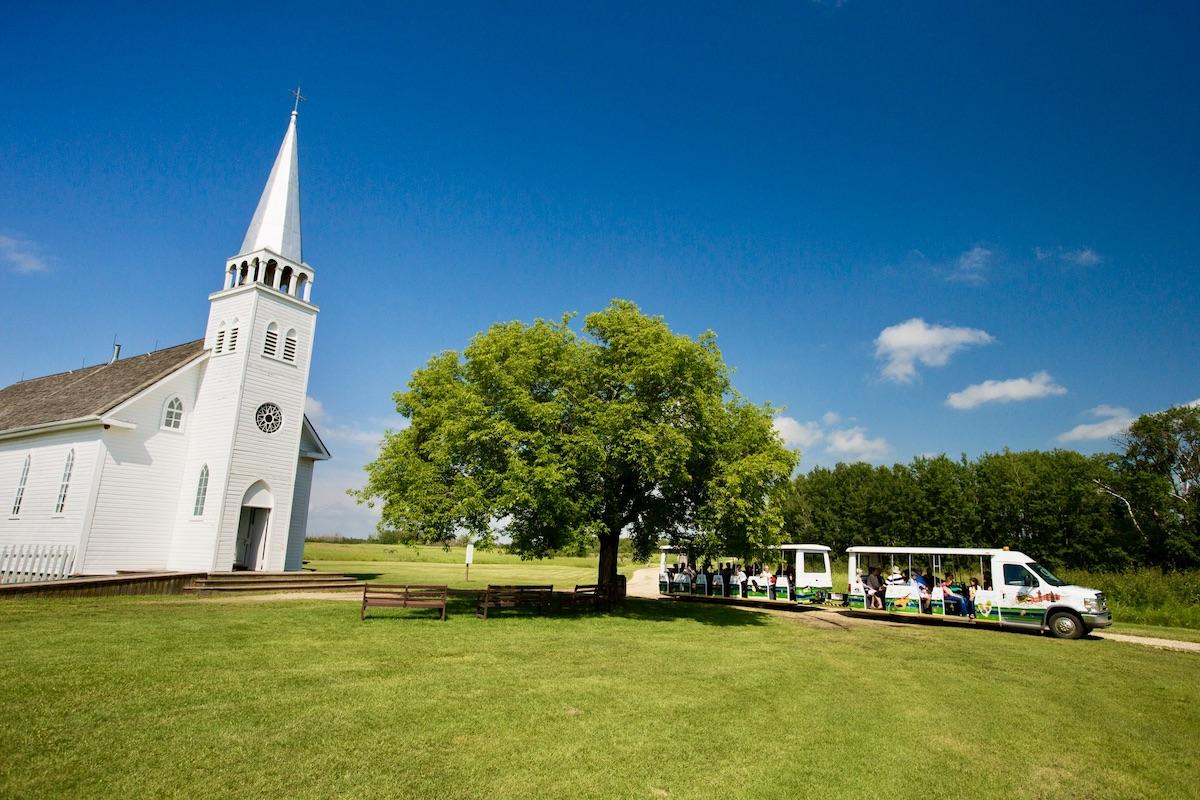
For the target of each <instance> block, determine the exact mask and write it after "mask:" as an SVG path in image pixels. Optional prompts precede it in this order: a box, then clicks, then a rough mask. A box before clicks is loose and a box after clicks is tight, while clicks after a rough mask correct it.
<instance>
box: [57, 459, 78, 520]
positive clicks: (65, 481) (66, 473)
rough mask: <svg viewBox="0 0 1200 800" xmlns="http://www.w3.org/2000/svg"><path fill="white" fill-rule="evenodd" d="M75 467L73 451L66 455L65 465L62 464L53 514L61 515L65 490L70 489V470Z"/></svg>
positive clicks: (65, 497)
mask: <svg viewBox="0 0 1200 800" xmlns="http://www.w3.org/2000/svg"><path fill="white" fill-rule="evenodd" d="M74 466H75V451H74V450H72V451H71V452H69V453H67V463H65V464H63V477H62V484H61V485H60V486H59V487H58V502H57V503H55V504H54V513H55V514H61V513H63V508H65V507H66V505H67V489H69V488H71V469H72V468H73V467H74Z"/></svg>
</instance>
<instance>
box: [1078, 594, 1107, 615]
mask: <svg viewBox="0 0 1200 800" xmlns="http://www.w3.org/2000/svg"><path fill="white" fill-rule="evenodd" d="M1102 608H1103V602H1102V601H1101V600H1100V596H1099V595H1097V596H1095V597H1086V598H1084V600H1083V610H1084V611H1091V612H1093V613H1095V612H1098V611H1100V610H1102Z"/></svg>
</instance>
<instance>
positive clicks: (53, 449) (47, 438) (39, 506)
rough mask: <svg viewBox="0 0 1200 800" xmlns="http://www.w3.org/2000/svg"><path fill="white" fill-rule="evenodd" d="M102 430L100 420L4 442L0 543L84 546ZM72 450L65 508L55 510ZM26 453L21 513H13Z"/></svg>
mask: <svg viewBox="0 0 1200 800" xmlns="http://www.w3.org/2000/svg"><path fill="white" fill-rule="evenodd" d="M100 430H101V428H100V426H99V425H96V426H95V427H92V428H79V429H75V430H71V431H63V432H58V433H45V434H41V435H34V436H29V437H25V438H21V439H10V440H8V441H5V442H0V545H3V544H29V545H34V544H38V545H51V544H53V545H72V546H78V545H79V542H80V535H81V532H82V531H83V526H84V522H85V520H86V517H87V508H88V500H89V498H90V496H91V492H92V481H93V480H95V463H96V451H97V448H98V447H99V444H98V441H99V438H100ZM72 449H74V450H75V464H74V467H73V468H72V470H71V484H70V487H69V488H68V491H67V499H66V504H65V506H64V507H63V510H62V513H61V514H56V513H54V506H55V504H56V503H57V501H58V491H59V487H60V486H61V485H62V477H63V464H64V463H66V459H67V453H69V452H70V451H71V450H72ZM26 455H30V456H32V458H31V460H30V462H29V476H28V478H27V479H26V481H25V494H24V496H23V497H22V499H21V513H20V514H19V515H17V516H16V517H14V516H13V514H12V505H13V497H14V496H15V494H16V490H17V482H18V481H19V480H20V477H21V468H22V466H23V465H24V463H25V456H26Z"/></svg>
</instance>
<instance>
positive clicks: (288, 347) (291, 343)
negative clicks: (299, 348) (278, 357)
mask: <svg viewBox="0 0 1200 800" xmlns="http://www.w3.org/2000/svg"><path fill="white" fill-rule="evenodd" d="M283 360H284V361H295V360H296V329H295V328H292V329H291V330H289V331H288V332H287V335H286V336H284V337H283Z"/></svg>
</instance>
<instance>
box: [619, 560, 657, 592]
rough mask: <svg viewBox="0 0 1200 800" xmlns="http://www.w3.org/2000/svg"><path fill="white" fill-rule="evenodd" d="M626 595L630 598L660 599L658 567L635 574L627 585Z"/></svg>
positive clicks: (641, 570) (640, 570) (647, 568)
mask: <svg viewBox="0 0 1200 800" xmlns="http://www.w3.org/2000/svg"><path fill="white" fill-rule="evenodd" d="M625 594H626V595H628V596H629V597H649V598H652V599H654V598H657V597H658V567H644V568H643V569H639V570H637V571H636V572H634V573H633V577H632V578H630V579H629V582H628V583H626V584H625Z"/></svg>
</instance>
